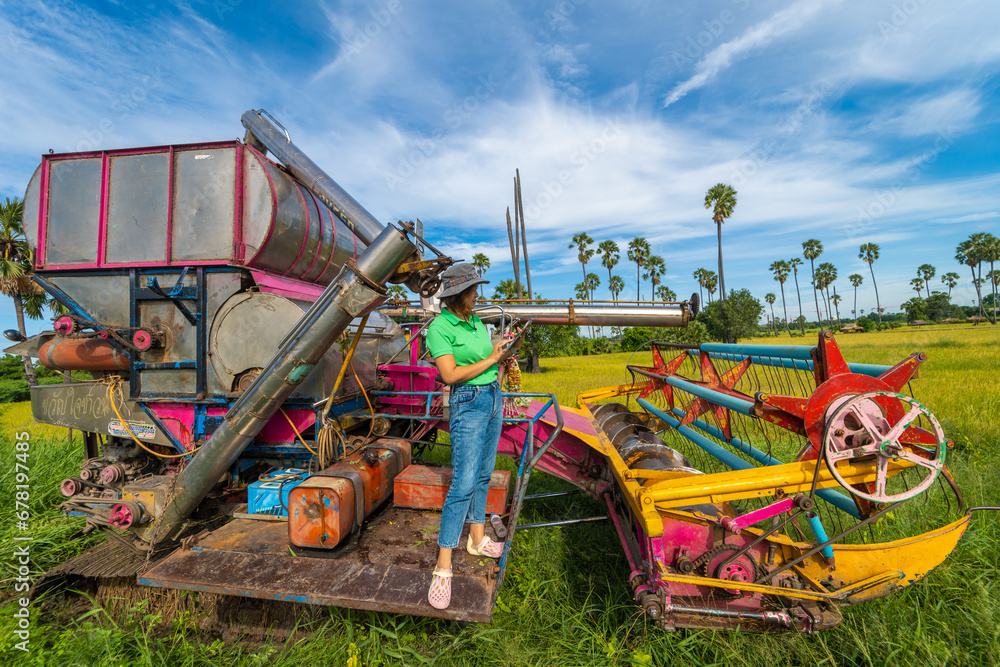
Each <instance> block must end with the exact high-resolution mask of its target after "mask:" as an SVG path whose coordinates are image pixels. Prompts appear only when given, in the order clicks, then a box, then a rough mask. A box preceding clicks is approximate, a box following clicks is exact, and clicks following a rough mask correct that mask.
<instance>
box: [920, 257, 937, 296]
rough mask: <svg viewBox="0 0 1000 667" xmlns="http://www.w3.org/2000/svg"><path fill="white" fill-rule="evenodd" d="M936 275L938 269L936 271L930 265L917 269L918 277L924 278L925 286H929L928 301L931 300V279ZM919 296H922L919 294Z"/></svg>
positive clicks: (922, 265)
mask: <svg viewBox="0 0 1000 667" xmlns="http://www.w3.org/2000/svg"><path fill="white" fill-rule="evenodd" d="M935 273H937V269H935V268H934V267H933V266H931V265H930V264H921V265H920V266H918V267H917V277H918V278H923V281H924V285H926V286H927V298H928V299H929V298H931V278H933V277H934V274H935ZM917 296H920V295H919V294H918V295H917Z"/></svg>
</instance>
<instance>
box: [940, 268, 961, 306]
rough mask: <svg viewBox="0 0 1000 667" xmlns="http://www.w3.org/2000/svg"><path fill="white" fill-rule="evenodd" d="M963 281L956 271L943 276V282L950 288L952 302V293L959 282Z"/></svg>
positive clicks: (949, 297) (949, 295) (949, 296)
mask: <svg viewBox="0 0 1000 667" xmlns="http://www.w3.org/2000/svg"><path fill="white" fill-rule="evenodd" d="M959 280H961V278H959V276H958V274H957V273H955V272H954V271H949V272H948V273H946V274H944V275H943V276H941V282H943V283H944V284H945V285H947V286H948V299H949V300H951V291H952V290H953V289H955V287H956V286H958V281H959Z"/></svg>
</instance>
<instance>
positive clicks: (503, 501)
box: [393, 465, 510, 514]
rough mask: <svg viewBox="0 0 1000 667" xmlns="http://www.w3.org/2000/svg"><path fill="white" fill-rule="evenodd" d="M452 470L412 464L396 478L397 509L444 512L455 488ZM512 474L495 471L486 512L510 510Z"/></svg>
mask: <svg viewBox="0 0 1000 667" xmlns="http://www.w3.org/2000/svg"><path fill="white" fill-rule="evenodd" d="M451 473H452V469H451V468H430V467H426V466H418V465H411V466H410V467H409V468H407V469H406V470H404V471H403V472H402V473H401V474H400V475H399V476H398V477H396V482H395V487H394V491H393V503H395V505H396V507H408V508H412V509H426V510H440V509H441V508H442V507H444V497H445V496H446V495H447V493H448V487H449V486H451ZM509 488H510V472H509V471H507V470H495V471H494V472H493V476H492V477H491V478H490V490H489V492H488V493H487V496H486V513H487V514H490V513H493V512H495V513H497V514H503V513H504V511H505V510H506V508H507V493H508V489H509Z"/></svg>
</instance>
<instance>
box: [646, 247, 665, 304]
mask: <svg viewBox="0 0 1000 667" xmlns="http://www.w3.org/2000/svg"><path fill="white" fill-rule="evenodd" d="M666 272H667V264H666V262H664V261H663V258H662V257H660V256H659V255H652V256H651V257H650V258H649V259H647V260H646V272H645V273H643V274H642V277H643V278H644V279H646V280H649V282H650V289H649V294H650V299H652V298H653V295H655V294H656V286H657V285H659V284H660V278H661V277H662V276H663V274H664V273H666Z"/></svg>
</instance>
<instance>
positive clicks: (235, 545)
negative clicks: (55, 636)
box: [138, 506, 498, 623]
mask: <svg viewBox="0 0 1000 667" xmlns="http://www.w3.org/2000/svg"><path fill="white" fill-rule="evenodd" d="M440 522H441V514H440V512H432V511H418V510H407V509H400V508H396V507H392V506H389V507H387V508H386V509H384V510H383V511H382V512H380V513H379V514H377V515H376V516H373V517H370V519H369V520H368V521H367V522H366V523H365V525H364V527H363V528H362V529H361V532H360V534H359V535H358V537H357V539H356V540H352V541H351V542H349V543H346V544H344V545H341V547H338V549H336V550H334V551H332V552H318V551H317V552H313V551H311V550H310V551H309V552H306V550H303V549H297V550H296V551H294V552H293V550H292V548H290V547H289V543H288V526H287V524H286V523H285V522H280V523H278V522H270V521H259V520H254V519H234V520H233V521H230V522H229V523H227V524H226V525H224V526H223V527H221V528H219V529H217V530H215V531H214V532H212V533H210V534H208V535H206V536H205V537H203V538H201V539H199V540H198V542H197V543H196V544H195V545H194V546H192V547H190V548H186V549H185V548H182V549H178V550H177V551H175V552H174V553H172V554H170V555H169V556H167V557H166V558H164V559H163V560H162V561H160V562H159V563H157V564H156V565H154V566H153V567H152V568H150V569H149V570H147V571H146V572H143V573H141V574H139V575H138V581H139V583H140V584H143V585H146V586H160V587H165V588H174V589H180V590H189V591H205V592H210V593H221V594H224V595H239V596H243V597H250V598H259V599H264V600H283V601H289V602H298V603H306V604H316V605H329V606H336V607H349V608H352V609H365V610H369V611H383V612H391V613H400V614H412V615H417V616H431V617H436V618H447V619H454V620H459V621H472V622H480V623H488V622H489V621H490V618H491V617H492V615H493V599H494V597H495V590H496V587H497V572H498V563H497V561H496V560H493V559H491V558H484V557H478V556H472V555H471V554H469V553H468V552H467V551H466V550H465V539H466V536H465V535H463V537H462V543H461V546H460V547H459V548H458V549H455V550H454V552H453V565H452V569H453V571H454V578H453V579H452V598H451V600H452V602H451V606H450V607H448V609H444V610H438V609H434V608H433V607H431V606H430V604H429V603H428V602H427V589H428V588H429V586H430V582H431V572H432V571H433V569H434V565H435V562H436V560H437V551H438V547H437V538H438V527H439V524H440ZM486 530H487V534H488V535H490V536H491V538H492V539H496V536H495V535H494V534H493V531H492V527H491V526H490V525H489V524H487V526H486Z"/></svg>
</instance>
